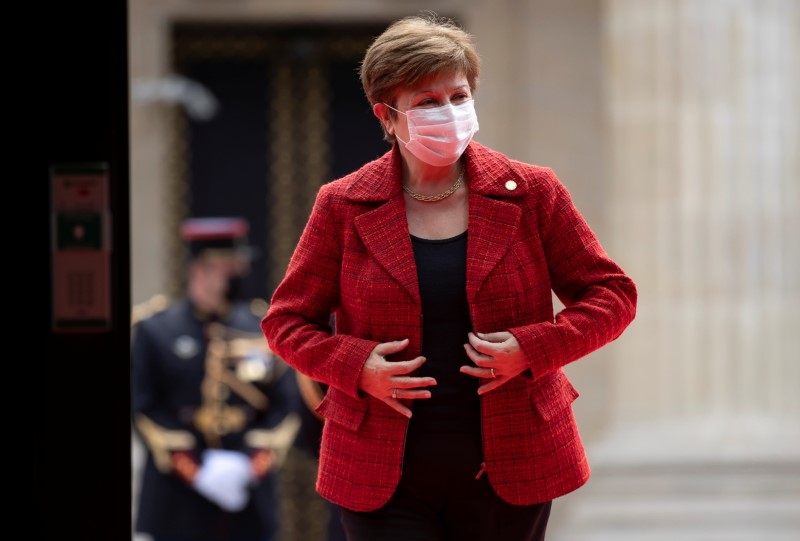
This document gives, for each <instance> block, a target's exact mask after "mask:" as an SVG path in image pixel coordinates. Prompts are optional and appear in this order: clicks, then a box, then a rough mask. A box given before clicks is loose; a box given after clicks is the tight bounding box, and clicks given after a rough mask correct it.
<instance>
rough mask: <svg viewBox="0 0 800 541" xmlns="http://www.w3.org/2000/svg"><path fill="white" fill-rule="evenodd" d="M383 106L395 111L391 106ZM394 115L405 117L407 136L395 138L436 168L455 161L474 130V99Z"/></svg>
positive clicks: (476, 125) (476, 129) (465, 146)
mask: <svg viewBox="0 0 800 541" xmlns="http://www.w3.org/2000/svg"><path fill="white" fill-rule="evenodd" d="M384 105H386V107H388V108H389V109H392V110H394V111H397V109H395V108H394V107H392V106H391V105H388V104H384ZM397 112H398V113H400V114H401V115H406V118H407V119H408V135H409V140H408V141H403V140H402V139H400V138H399V137H398V139H399V140H400V141H401V142H402V143H403V144H404V145H405V146H406V148H407V149H408V151H409V152H411V153H412V154H413V155H414V156H416V157H417V158H419V159H420V160H422V161H423V162H425V163H427V164H429V165H433V166H437V167H443V166H445V165H450V164H451V163H454V162H455V161H456V160H458V158H460V157H461V154H463V152H464V150H465V149H466V148H467V145H468V144H469V142H470V141H471V140H472V136H473V135H475V132H477V131H478V117H477V115H476V114H475V101H474V100H468V101H465V102H464V103H461V104H459V105H453V104H447V105H442V106H441V107H434V108H430V109H409V110H408V111H406V112H405V113H403V112H402V111H397Z"/></svg>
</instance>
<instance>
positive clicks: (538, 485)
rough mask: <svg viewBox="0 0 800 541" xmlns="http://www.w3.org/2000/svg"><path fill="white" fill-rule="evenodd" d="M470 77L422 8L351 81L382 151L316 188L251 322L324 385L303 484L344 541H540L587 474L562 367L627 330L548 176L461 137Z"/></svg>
mask: <svg viewBox="0 0 800 541" xmlns="http://www.w3.org/2000/svg"><path fill="white" fill-rule="evenodd" d="M478 74H479V61H478V55H477V53H476V52H475V48H474V45H473V42H472V38H471V36H470V35H469V34H467V33H466V32H464V31H463V30H462V29H461V28H459V27H458V26H456V25H455V24H454V23H453V22H452V21H450V20H447V19H443V18H440V17H438V16H436V15H435V14H430V15H425V16H419V17H407V18H404V19H401V20H399V21H397V22H395V23H394V24H393V25H391V26H390V27H389V28H388V29H387V30H386V31H385V32H384V33H383V34H381V35H380V36H379V37H378V38H377V39H376V40H375V41H374V42H373V44H372V45H371V46H370V48H369V49H368V51H367V53H366V56H365V57H364V60H363V63H362V66H361V73H360V75H361V81H362V85H363V87H364V90H365V93H366V95H367V98H368V99H369V101H370V103H371V105H372V107H373V111H374V114H375V116H376V117H377V118H378V119H379V120H380V122H381V126H382V127H383V130H384V134H385V138H386V140H387V141H390V142H391V143H392V144H393V146H392V148H391V150H389V151H388V152H387V153H386V154H385V155H383V156H382V157H380V158H378V159H376V160H375V161H372V162H370V163H367V164H366V165H364V166H363V167H361V168H360V169H358V170H357V171H355V172H353V173H351V174H349V175H347V176H345V177H343V178H340V179H338V180H335V181H333V182H330V183H328V184H326V185H324V186H323V187H322V188H321V189H320V191H319V193H318V196H317V199H316V202H315V204H314V208H313V210H312V212H311V216H310V218H309V221H308V223H307V225H306V227H305V230H304V232H303V234H302V237H301V238H300V241H299V243H298V245H297V247H296V249H295V252H294V255H293V257H292V259H291V261H290V263H289V267H288V269H287V272H286V275H285V277H284V279H283V280H282V282H281V283H280V285H279V286H278V288H277V289H276V291H275V293H274V296H273V298H272V302H271V306H270V309H269V312H268V313H267V315H266V316H265V317H264V319H263V321H262V329H263V331H264V335H265V336H266V338H267V340H268V341H269V344H270V347H271V348H272V350H273V351H275V352H277V353H278V354H279V355H280V356H281V357H283V359H285V360H286V362H287V363H289V364H290V365H291V366H293V367H294V368H295V369H297V370H298V371H299V372H301V373H302V374H305V375H307V376H308V377H310V378H312V379H314V380H317V381H320V382H322V383H325V384H326V385H327V386H328V391H327V394H326V396H325V398H324V400H323V401H322V402H321V403H320V405H319V406H318V408H317V412H318V413H319V414H320V415H322V416H323V417H324V419H325V425H324V431H323V436H322V444H321V450H320V464H319V472H318V479H317V490H318V492H319V493H320V494H321V495H322V496H323V497H324V498H326V499H328V500H330V501H331V502H333V503H335V504H337V505H339V506H340V507H341V509H342V521H343V524H344V527H345V530H346V532H347V536H348V539H349V540H357V541H364V540H388V539H397V540H403V541H408V540H431V541H433V540H437V541H438V540H456V539H457V540H486V541H489V540H491V541H518V540H520V541H521V540H541V539H544V533H545V527H546V525H547V520H548V517H549V512H550V505H551V501H552V500H553V499H554V498H556V497H558V496H562V495H564V494H566V493H568V492H570V491H572V490H575V489H577V488H578V487H580V486H581V485H583V484H584V483H585V482H586V481H587V479H588V478H589V466H588V463H587V459H586V455H585V453H584V449H583V446H582V444H581V440H580V436H579V434H578V428H577V426H576V423H575V418H574V415H573V412H572V407H571V404H572V402H573V400H575V398H576V397H577V396H578V393H577V392H576V391H575V389H574V388H573V386H572V385H571V383H570V382H569V380H568V379H567V377H566V376H565V374H564V372H563V371H562V367H564V366H565V365H567V364H568V363H571V362H573V361H575V360H577V359H580V358H581V357H584V356H586V355H587V354H589V353H591V352H592V351H594V350H596V349H598V348H600V347H601V346H603V345H604V344H606V343H608V342H610V341H611V340H614V339H615V338H617V337H618V336H619V335H620V334H621V333H622V332H623V330H624V329H625V328H626V327H627V325H628V324H629V323H630V322H631V321H632V319H633V318H634V314H635V308H636V287H635V285H634V283H633V281H632V280H631V279H630V278H629V277H628V276H627V275H626V274H625V273H624V271H623V270H622V269H621V268H620V267H619V266H618V265H617V264H616V263H615V262H614V261H612V260H611V259H610V258H609V256H608V255H607V254H606V252H605V251H604V250H603V248H602V247H601V245H600V243H599V242H598V240H597V238H596V237H595V235H594V234H593V233H592V231H591V230H590V229H589V226H588V225H587V223H586V222H585V220H584V219H583V218H582V216H581V214H580V213H579V212H578V210H577V209H576V208H575V207H574V206H573V203H572V200H571V198H570V195H569V193H568V192H567V190H566V189H565V188H564V186H563V185H562V184H561V183H560V182H559V181H558V179H557V178H556V175H555V174H554V173H553V171H552V170H550V169H548V168H545V167H538V166H535V165H529V164H525V163H521V162H518V161H514V160H512V159H509V158H507V157H506V156H504V155H503V154H501V153H498V152H496V151H493V150H491V149H489V148H487V147H484V146H482V145H480V144H478V143H477V142H475V141H473V140H472V139H473V135H474V133H475V132H476V131H477V129H478V122H477V118H476V115H475V110H474V106H473V99H472V96H473V93H474V92H475V89H476V85H477V81H478ZM553 292H554V293H555V294H556V295H557V296H558V298H559V300H560V301H561V302H562V304H563V305H564V309H562V310H561V311H560V312H559V313H557V314H554V307H553V301H552V293H553ZM331 315H333V316H334V317H335V332H334V331H333V330H332V328H331V326H330V317H331Z"/></svg>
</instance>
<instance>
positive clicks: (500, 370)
mask: <svg viewBox="0 0 800 541" xmlns="http://www.w3.org/2000/svg"><path fill="white" fill-rule="evenodd" d="M467 338H468V340H469V343H468V344H464V349H465V350H466V351H467V356H468V357H469V358H470V359H471V360H472V362H474V363H475V364H476V366H462V367H461V372H462V373H463V374H469V375H470V376H475V377H476V378H482V379H485V380H487V383H484V384H483V385H481V386H480V387H478V394H483V393H487V392H489V391H491V390H492V389H496V388H498V387H500V386H501V385H502V384H504V383H505V382H507V381H508V380H510V379H511V378H513V377H514V376H517V375H519V374H521V373H522V372H524V371H525V370H528V369H529V368H530V365H529V364H528V360H527V359H526V358H525V355H524V353H523V352H522V350H521V349H520V347H519V342H517V339H516V338H515V337H514V335H513V334H511V333H510V332H508V331H502V332H493V333H480V332H479V333H477V334H476V333H469V334H468V335H467Z"/></svg>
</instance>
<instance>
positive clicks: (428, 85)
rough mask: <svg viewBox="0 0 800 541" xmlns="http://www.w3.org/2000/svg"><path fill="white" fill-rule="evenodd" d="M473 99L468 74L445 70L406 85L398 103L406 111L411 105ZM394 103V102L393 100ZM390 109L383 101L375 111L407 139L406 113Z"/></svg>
mask: <svg viewBox="0 0 800 541" xmlns="http://www.w3.org/2000/svg"><path fill="white" fill-rule="evenodd" d="M470 99H472V92H471V91H470V88H469V82H468V81H467V77H466V75H463V74H453V73H447V74H441V75H437V76H434V77H431V78H429V79H426V80H424V81H421V82H420V83H418V84H416V85H414V86H413V87H409V88H402V89H400V90H398V92H397V93H396V94H395V103H394V107H395V109H397V110H398V111H402V112H403V113H405V112H406V111H408V110H410V109H426V108H433V107H441V106H442V105H447V104H449V103H451V104H453V105H459V104H461V103H464V102H465V101H468V100H470ZM389 105H392V104H389ZM389 112H390V109H389V108H388V107H386V106H385V105H383V104H378V105H376V107H375V114H376V115H377V116H378V118H379V119H380V120H381V122H383V125H384V126H385V127H386V131H387V132H388V133H390V134H392V135H395V136H397V137H399V138H400V139H402V140H403V141H408V139H409V137H408V122H407V121H406V116H405V115H401V114H399V113H395V114H394V115H393V116H392V115H390V114H389Z"/></svg>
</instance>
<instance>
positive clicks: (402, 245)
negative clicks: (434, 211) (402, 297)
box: [355, 192, 421, 304]
mask: <svg viewBox="0 0 800 541" xmlns="http://www.w3.org/2000/svg"><path fill="white" fill-rule="evenodd" d="M355 228H356V231H357V232H358V235H359V236H360V237H361V240H362V241H363V242H364V245H365V246H366V247H367V250H369V252H370V254H371V255H372V257H374V258H375V260H376V261H377V262H378V264H380V265H381V266H382V267H383V268H384V269H386V271H387V272H388V273H389V274H390V275H392V277H393V278H394V279H395V280H397V281H398V282H400V283H401V284H402V285H403V287H405V289H406V290H407V291H408V293H409V295H411V298H413V299H414V302H416V303H417V304H421V302H420V296H419V285H418V283H417V267H416V265H415V264H414V250H413V248H412V247H411V237H410V236H409V233H408V222H407V220H406V208H405V203H404V202H403V195H402V193H400V192H398V193H397V195H395V196H394V197H392V198H391V199H390V200H389V201H387V202H386V203H385V204H383V205H381V206H379V207H378V208H376V209H373V210H370V211H368V212H365V213H364V214H361V215H359V216H357V217H356V218H355Z"/></svg>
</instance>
